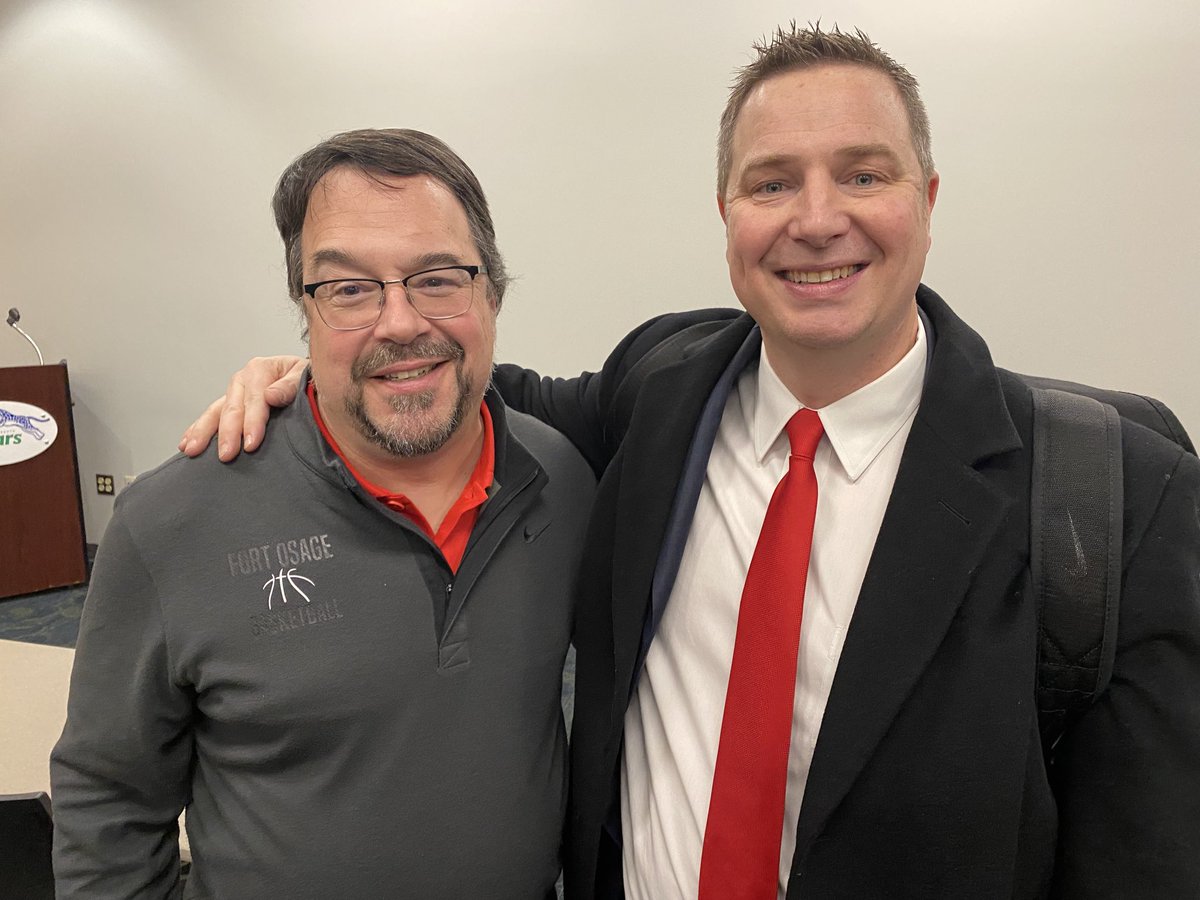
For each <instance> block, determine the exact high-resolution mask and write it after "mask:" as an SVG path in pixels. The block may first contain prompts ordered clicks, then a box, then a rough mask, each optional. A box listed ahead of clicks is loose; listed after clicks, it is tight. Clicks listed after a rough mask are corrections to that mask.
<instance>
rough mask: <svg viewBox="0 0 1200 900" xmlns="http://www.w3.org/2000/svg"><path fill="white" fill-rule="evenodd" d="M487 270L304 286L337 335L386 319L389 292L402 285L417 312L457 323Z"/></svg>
mask: <svg viewBox="0 0 1200 900" xmlns="http://www.w3.org/2000/svg"><path fill="white" fill-rule="evenodd" d="M486 274H487V269H485V268H484V267H483V266H444V267H442V268H440V269H426V270H425V271H423V272H414V273H413V274H411V275H409V276H408V277H407V278H402V279H400V280H398V281H377V280H375V279H373V278H335V279H333V280H332V281H318V282H316V283H314V284H306V285H304V293H306V294H308V296H310V297H312V299H313V304H314V305H315V306H316V307H317V315H319V316H320V317H321V321H322V322H324V323H325V324H326V325H328V326H329V327H330V328H332V329H333V330H334V331H357V330H358V329H360V328H370V327H371V326H372V325H374V324H375V323H376V322H378V321H379V318H380V316H382V315H383V304H384V302H385V301H386V300H387V291H386V290H385V288H386V287H387V285H389V284H398V285H400V286H402V287H403V288H404V294H405V296H406V297H408V302H409V303H411V304H412V307H413V309H415V310H416V311H417V312H419V313H420V314H421V315H422V316H424V317H425V318H426V319H453V318H454V317H455V316H461V315H462V314H463V313H465V312H466V311H467V310H468V309H470V308H471V303H472V302H473V301H474V299H475V276H476V275H486Z"/></svg>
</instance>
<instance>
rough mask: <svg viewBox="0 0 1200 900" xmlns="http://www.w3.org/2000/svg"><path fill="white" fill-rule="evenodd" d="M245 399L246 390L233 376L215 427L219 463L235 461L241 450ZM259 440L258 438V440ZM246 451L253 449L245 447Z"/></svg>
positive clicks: (236, 376) (237, 378) (235, 376)
mask: <svg viewBox="0 0 1200 900" xmlns="http://www.w3.org/2000/svg"><path fill="white" fill-rule="evenodd" d="M239 375H240V373H239ZM245 398H246V388H245V387H244V386H243V385H242V382H241V380H240V379H239V377H238V375H234V376H233V380H232V381H230V382H229V387H228V388H226V389H225V402H224V404H222V406H221V415H220V420H219V425H218V427H217V459H219V460H221V462H229V461H230V460H231V459H235V458H236V457H237V455H238V454H239V453H240V452H241V450H242V441H243V437H242V422H243V421H244V420H245V417H246V404H245ZM261 439H262V438H261V437H260V438H259V440H261ZM255 446H257V444H256V445H255ZM246 449H247V450H251V449H253V448H252V447H247V448H246Z"/></svg>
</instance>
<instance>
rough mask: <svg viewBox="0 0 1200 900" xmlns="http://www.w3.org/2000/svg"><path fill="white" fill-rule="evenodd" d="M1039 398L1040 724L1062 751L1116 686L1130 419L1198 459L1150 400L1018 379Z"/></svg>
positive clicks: (1034, 573) (1032, 510)
mask: <svg viewBox="0 0 1200 900" xmlns="http://www.w3.org/2000/svg"><path fill="white" fill-rule="evenodd" d="M1019 377H1020V378H1021V380H1023V381H1024V382H1025V383H1026V384H1028V385H1029V386H1030V388H1031V389H1032V394H1033V467H1032V476H1031V479H1030V495H1029V516H1030V528H1029V545H1030V546H1029V569H1030V576H1031V582H1032V585H1033V591H1034V596H1035V597H1036V599H1037V603H1038V669H1037V702H1038V726H1039V730H1040V732H1041V737H1042V749H1043V752H1044V754H1045V756H1046V758H1047V760H1049V759H1051V757H1052V754H1053V751H1054V748H1055V745H1056V744H1057V743H1058V741H1059V739H1060V738H1061V737H1062V735H1063V733H1064V732H1065V731H1066V729H1067V727H1068V726H1069V725H1070V723H1071V722H1072V721H1073V720H1074V719H1076V718H1078V716H1079V715H1080V714H1082V713H1083V712H1084V711H1085V710H1086V709H1087V708H1088V707H1089V706H1090V705H1091V704H1092V702H1093V701H1094V700H1095V699H1096V697H1097V696H1099V695H1100V693H1102V692H1103V691H1104V689H1105V687H1107V685H1108V681H1109V678H1110V677H1111V675H1112V666H1113V656H1114V654H1115V650H1116V620H1117V609H1118V607H1119V604H1120V599H1121V537H1122V529H1123V525H1124V482H1123V471H1122V455H1121V419H1122V418H1125V419H1129V420H1131V421H1134V422H1137V423H1139V424H1141V425H1144V426H1146V427H1147V428H1150V429H1152V430H1154V431H1156V432H1158V433H1159V434H1161V435H1163V436H1164V437H1166V438H1168V439H1170V440H1171V441H1173V442H1175V443H1176V444H1178V445H1179V446H1180V447H1182V448H1183V449H1184V450H1185V451H1187V452H1188V453H1192V454H1193V455H1194V454H1195V453H1196V449H1195V447H1194V446H1193V445H1192V442H1191V440H1190V438H1189V437H1188V435H1187V432H1186V431H1185V430H1184V428H1183V426H1182V425H1181V424H1180V422H1179V420H1178V419H1177V418H1176V417H1175V414H1174V413H1172V412H1171V410H1169V409H1168V408H1167V407H1166V406H1164V405H1163V404H1162V403H1160V402H1159V401H1157V400H1154V399H1152V398H1150V397H1144V396H1142V395H1140V394H1128V393H1124V392H1120V391H1104V390H1100V389H1099V388H1092V387H1088V386H1086V385H1080V384H1074V383H1072V382H1066V381H1056V380H1052V379H1047V378H1036V377H1031V376H1025V375H1022V376H1019Z"/></svg>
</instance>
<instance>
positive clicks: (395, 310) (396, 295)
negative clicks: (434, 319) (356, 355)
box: [375, 284, 433, 344]
mask: <svg viewBox="0 0 1200 900" xmlns="http://www.w3.org/2000/svg"><path fill="white" fill-rule="evenodd" d="M432 327H433V326H432V325H430V323H429V320H428V319H426V318H425V317H424V316H423V315H421V314H420V313H419V312H417V310H416V308H415V307H414V306H413V305H412V303H410V302H409V300H408V294H407V292H406V291H405V290H404V285H402V284H386V285H384V288H383V309H382V310H381V311H380V314H379V321H378V322H376V323H375V336H376V337H377V338H379V339H380V340H387V341H391V342H393V343H396V344H409V343H412V341H413V340H415V339H416V338H418V337H420V336H421V335H423V334H428V333H429V331H430V330H432Z"/></svg>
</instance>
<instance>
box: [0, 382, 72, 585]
mask: <svg viewBox="0 0 1200 900" xmlns="http://www.w3.org/2000/svg"><path fill="white" fill-rule="evenodd" d="M15 404H28V405H30V406H34V407H37V408H38V409H39V410H43V411H44V412H45V413H48V414H49V416H51V417H52V418H53V422H54V424H55V425H56V426H57V429H58V436H57V437H56V438H55V439H54V442H53V443H52V444H51V445H50V446H49V447H48V448H46V449H45V450H44V451H42V452H40V453H38V454H37V455H36V456H32V457H31V458H29V459H21V460H20V461H18V462H7V461H8V460H9V459H11V453H9V455H8V456H0V462H7V464H4V465H0V598H2V597H13V596H16V595H17V594H30V593H33V592H35V591H44V590H47V589H48V588H56V587H65V586H67V585H73V584H82V583H83V582H85V581H87V549H86V546H85V543H84V536H83V498H82V497H81V496H80V492H79V461H78V459H77V457H76V455H75V423H74V420H73V419H72V416H71V388H70V384H69V383H68V381H67V367H66V365H65V364H63V365H51V366H14V367H7V368H0V454H2V453H6V452H9V451H11V450H12V449H13V445H14V444H16V445H21V444H22V442H23V446H24V447H25V448H29V447H31V446H33V443H34V442H36V441H37V440H38V437H37V436H38V435H39V434H45V433H46V432H47V429H48V423H46V422H45V417H44V416H29V415H25V416H22V415H20V412H21V411H22V410H23V409H24V407H18V406H16V405H15ZM14 410H15V411H16V412H14Z"/></svg>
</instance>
